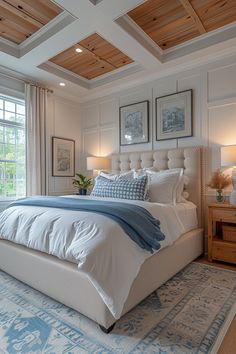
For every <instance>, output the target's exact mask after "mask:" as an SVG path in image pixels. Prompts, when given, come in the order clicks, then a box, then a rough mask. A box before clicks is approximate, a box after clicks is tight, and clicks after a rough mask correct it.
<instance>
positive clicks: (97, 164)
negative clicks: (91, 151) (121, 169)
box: [87, 156, 109, 171]
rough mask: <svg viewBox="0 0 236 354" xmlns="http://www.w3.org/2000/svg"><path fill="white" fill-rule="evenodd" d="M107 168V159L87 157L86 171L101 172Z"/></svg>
mask: <svg viewBox="0 0 236 354" xmlns="http://www.w3.org/2000/svg"><path fill="white" fill-rule="evenodd" d="M108 168H109V159H108V158H107V157H101V156H89V157H87V170H93V171H101V170H107V169H108Z"/></svg>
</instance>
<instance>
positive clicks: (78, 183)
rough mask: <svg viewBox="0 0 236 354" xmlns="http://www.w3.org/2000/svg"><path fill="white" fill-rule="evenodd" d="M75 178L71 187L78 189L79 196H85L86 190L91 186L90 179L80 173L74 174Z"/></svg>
mask: <svg viewBox="0 0 236 354" xmlns="http://www.w3.org/2000/svg"><path fill="white" fill-rule="evenodd" d="M75 175H76V176H77V177H76V178H73V186H75V187H76V188H78V190H79V194H80V195H86V194H87V189H88V188H89V187H91V186H92V184H93V183H92V178H87V177H86V176H84V175H82V174H81V173H76V174H75Z"/></svg>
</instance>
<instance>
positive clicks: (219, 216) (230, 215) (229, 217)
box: [212, 208, 236, 223]
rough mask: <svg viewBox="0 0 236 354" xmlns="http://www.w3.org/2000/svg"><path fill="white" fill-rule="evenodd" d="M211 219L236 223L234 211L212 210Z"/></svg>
mask: <svg viewBox="0 0 236 354" xmlns="http://www.w3.org/2000/svg"><path fill="white" fill-rule="evenodd" d="M212 217H213V219H214V220H219V221H229V222H234V223H236V210H230V209H227V210H226V209H220V208H219V209H217V208H215V209H213V210H212Z"/></svg>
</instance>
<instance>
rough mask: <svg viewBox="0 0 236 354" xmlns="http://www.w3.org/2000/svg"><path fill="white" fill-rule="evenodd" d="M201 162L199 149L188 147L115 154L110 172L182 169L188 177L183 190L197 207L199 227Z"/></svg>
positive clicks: (200, 214) (200, 220) (200, 213)
mask: <svg viewBox="0 0 236 354" xmlns="http://www.w3.org/2000/svg"><path fill="white" fill-rule="evenodd" d="M201 161H202V159H201V147H188V148H178V149H171V150H157V151H145V152H131V153H121V154H115V155H112V157H111V164H112V165H111V166H112V171H113V172H116V173H117V172H121V171H128V170H131V169H132V168H135V169H140V168H143V167H155V168H157V169H158V170H166V169H169V168H177V167H181V168H184V174H185V175H186V176H188V177H189V183H188V185H187V186H186V187H185V190H186V191H187V192H188V193H189V200H190V201H192V202H193V203H194V204H196V205H197V214H198V222H199V226H201V225H202V224H203V218H202V209H203V208H202V162H201Z"/></svg>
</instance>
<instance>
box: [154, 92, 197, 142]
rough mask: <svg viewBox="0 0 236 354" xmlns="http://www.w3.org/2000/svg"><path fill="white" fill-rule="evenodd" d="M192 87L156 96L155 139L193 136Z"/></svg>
mask: <svg viewBox="0 0 236 354" xmlns="http://www.w3.org/2000/svg"><path fill="white" fill-rule="evenodd" d="M192 91H193V90H192V89H190V90H185V91H181V92H177V93H173V94H171V95H167V96H161V97H157V98H156V102H155V103H156V105H155V106H156V140H157V141H159V140H167V139H178V138H186V137H190V136H193V127H192V126H193V117H192V96H193V95H192Z"/></svg>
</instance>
